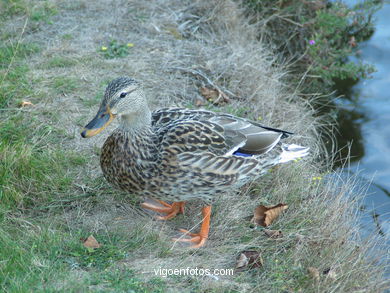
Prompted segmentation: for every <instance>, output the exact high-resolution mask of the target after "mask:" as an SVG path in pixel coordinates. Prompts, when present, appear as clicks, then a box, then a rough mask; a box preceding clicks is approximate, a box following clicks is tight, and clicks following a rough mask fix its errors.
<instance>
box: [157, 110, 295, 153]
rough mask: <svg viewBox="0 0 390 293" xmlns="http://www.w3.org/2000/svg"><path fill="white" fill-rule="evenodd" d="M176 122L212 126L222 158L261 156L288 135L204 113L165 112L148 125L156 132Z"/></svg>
mask: <svg viewBox="0 0 390 293" xmlns="http://www.w3.org/2000/svg"><path fill="white" fill-rule="evenodd" d="M178 121H181V122H184V121H187V122H188V121H194V122H195V121H198V122H199V123H201V124H205V125H207V124H210V125H213V126H212V127H211V128H212V129H213V130H214V131H216V132H217V133H218V135H219V136H221V137H222V139H223V142H221V143H222V144H224V147H223V148H222V149H223V150H224V151H225V153H224V154H225V155H231V154H233V153H234V152H236V151H238V152H240V153H242V154H251V155H252V154H254V155H260V154H264V153H266V152H268V151H269V150H271V149H272V148H273V147H274V146H275V145H276V144H277V143H278V142H279V141H280V139H281V138H284V137H287V136H288V135H290V134H292V133H291V132H288V131H285V130H281V129H276V128H271V127H267V126H264V125H261V124H259V123H257V122H254V121H251V120H248V119H245V118H240V117H236V116H233V115H230V114H224V113H215V112H211V111H207V110H189V109H184V108H165V109H160V110H158V111H155V112H153V114H152V125H153V127H156V128H164V127H167V126H169V125H170V124H172V123H177V122H178ZM210 125H208V127H210ZM198 130H199V131H200V132H199V133H198V134H195V135H201V134H202V129H198ZM216 154H221V153H220V152H218V153H216Z"/></svg>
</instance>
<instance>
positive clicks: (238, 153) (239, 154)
mask: <svg viewBox="0 0 390 293" xmlns="http://www.w3.org/2000/svg"><path fill="white" fill-rule="evenodd" d="M233 155H234V156H238V157H252V155H250V154H244V153H240V152H239V151H236V152H234V153H233Z"/></svg>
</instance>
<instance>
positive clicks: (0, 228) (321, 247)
mask: <svg viewBox="0 0 390 293" xmlns="http://www.w3.org/2000/svg"><path fill="white" fill-rule="evenodd" d="M0 5H1V6H0V7H1V9H0V13H1V15H0V18H1V24H0V39H1V40H2V44H3V45H1V47H0V105H1V109H0V118H1V119H0V139H1V140H0V175H1V176H0V247H1V249H0V288H1V290H2V291H6V292H37V291H38V292H39V291H43V292H55V291H60V292H61V291H62V292H88V291H93V292H94V291H97V292H129V291H130V292H132V290H133V291H134V292H166V291H172V292H204V291H206V292H259V291H265V292H281V291H287V292H295V291H303V292H331V291H338V292H352V291H353V292H356V291H373V292H374V291H380V290H382V289H383V288H385V286H386V285H388V284H386V282H385V279H384V277H383V267H381V265H380V264H379V263H378V262H376V260H373V259H371V258H369V257H368V255H369V253H370V251H371V250H372V249H373V247H374V245H375V243H376V241H377V240H376V238H375V237H372V239H370V241H369V242H365V241H363V240H361V239H360V238H359V234H358V226H357V219H356V212H355V211H356V207H357V203H356V202H352V201H351V197H348V196H347V195H348V192H349V190H350V187H351V186H352V185H353V182H344V183H342V184H340V182H333V181H332V182H331V181H327V182H324V180H321V179H319V178H322V177H323V175H324V173H326V170H327V167H326V166H327V164H328V163H327V161H326V155H325V154H324V153H323V151H322V149H323V148H322V147H321V145H320V144H319V140H318V134H317V128H316V126H320V122H319V121H317V120H316V119H315V118H314V112H313V110H311V107H310V104H309V102H308V101H307V99H301V98H300V97H299V95H298V94H299V93H298V92H296V91H295V90H292V89H291V88H296V87H295V85H291V84H289V82H288V80H289V77H288V75H287V73H286V70H285V69H284V68H283V64H276V60H278V59H279V58H277V57H275V56H273V55H272V54H271V53H270V52H269V51H268V50H267V49H266V48H265V47H264V45H263V44H262V43H261V41H259V38H258V31H259V30H258V27H256V25H253V24H251V21H248V20H247V18H246V17H245V16H243V14H242V10H241V9H240V8H239V7H238V5H237V4H236V3H235V2H231V1H207V2H206V1H199V2H195V3H193V1H174V0H169V1H168V0H160V1H157V0H156V1H150V2H149V1H134V2H129V1H115V2H110V1H104V0H99V1H94V2H92V1H86V0H85V1H84V0H79V1H72V2H69V1H55V0H50V1H29V0H14V1H1V2H0ZM121 75H129V76H132V77H135V78H136V79H138V80H140V81H142V82H143V83H144V87H145V91H146V93H147V94H148V97H149V99H150V104H151V105H152V107H153V108H157V107H162V106H173V105H181V106H185V107H193V108H195V107H198V106H199V105H202V107H204V108H209V109H213V110H216V111H225V112H229V113H233V114H236V115H241V116H245V117H249V118H251V119H255V120H257V121H260V122H261V123H264V124H267V125H272V126H275V127H280V128H284V129H287V130H290V131H292V132H295V133H296V135H295V136H294V138H292V139H291V140H290V142H296V143H300V144H303V145H307V146H310V147H311V156H310V158H307V159H305V160H300V161H298V162H294V163H292V164H289V165H286V166H282V167H280V168H276V169H273V170H272V172H269V173H268V174H267V175H266V176H264V177H263V178H261V179H260V180H259V181H257V182H253V183H252V184H251V185H250V186H246V187H245V188H243V189H242V190H240V191H239V192H238V193H231V194H226V195H220V200H219V201H218V202H217V203H216V205H215V207H214V211H215V212H214V214H213V218H212V226H211V235H210V240H209V242H208V244H207V247H206V248H204V249H200V250H197V251H194V250H189V249H188V248H187V247H184V246H181V245H179V244H177V243H174V242H172V241H171V240H170V239H171V238H172V237H174V236H178V234H177V230H178V229H179V228H191V227H194V228H195V229H196V228H197V226H198V224H199V223H198V222H199V219H200V213H199V212H200V209H199V207H200V206H199V203H196V202H194V203H190V204H189V205H188V208H187V210H186V215H185V216H182V215H181V216H178V217H177V218H175V219H174V220H172V221H169V222H167V223H162V222H159V221H156V220H154V219H153V217H152V216H151V215H150V214H147V213H146V212H145V211H144V210H142V209H141V208H140V207H139V203H140V202H141V201H142V200H143V199H142V198H134V197H132V196H131V195H129V194H125V193H122V192H119V191H116V190H114V189H112V188H111V187H110V186H109V185H108V184H107V183H106V182H105V180H104V179H103V177H102V174H101V171H100V167H99V165H98V164H99V163H98V162H99V151H100V147H101V145H102V142H103V141H104V139H105V138H106V137H107V135H108V134H109V132H110V131H111V130H112V129H113V127H115V125H113V126H112V127H111V128H110V129H108V130H106V131H105V132H104V133H103V134H102V135H101V136H99V137H96V138H93V139H90V140H82V139H81V138H80V135H79V130H80V127H81V126H83V125H84V124H85V123H86V122H87V121H88V119H89V118H91V117H92V115H93V114H94V113H95V111H96V109H97V106H98V104H99V102H100V99H101V97H102V92H103V90H104V88H105V86H106V84H107V82H108V81H110V80H111V79H113V78H115V77H117V76H121ZM210 82H211V83H213V84H214V85H217V86H218V87H219V88H220V89H221V90H222V91H224V92H226V93H227V94H228V95H229V98H230V102H228V103H224V104H215V103H213V101H208V100H207V99H205V98H204V97H202V95H201V94H200V88H201V87H204V86H209V87H210V86H211V84H210ZM23 102H31V103H32V104H33V105H28V104H27V105H26V104H24V105H25V106H23V107H21V104H22V103H23ZM324 170H325V171H324ZM313 179H314V180H313ZM281 202H283V203H286V204H288V205H289V208H288V209H287V210H286V212H285V213H283V215H282V216H281V217H280V218H279V219H278V220H277V221H276V222H275V223H274V224H272V226H271V228H272V229H275V230H281V231H282V233H283V237H282V238H278V239H270V238H268V237H266V236H265V234H264V231H263V230H262V229H259V228H253V227H252V226H251V223H250V221H249V219H250V218H251V215H252V214H253V210H254V208H255V207H256V206H257V205H259V204H264V205H274V204H278V203H281ZM91 234H92V235H94V237H95V238H96V239H97V241H98V242H99V243H100V244H102V247H101V248H99V249H96V250H91V249H87V248H85V247H84V246H83V245H82V241H81V240H80V239H83V238H86V237H88V236H89V235H91ZM244 250H256V251H258V252H260V253H261V255H262V258H263V265H262V266H261V267H259V268H255V269H252V270H247V271H243V272H237V271H236V272H235V273H234V275H233V276H218V277H216V276H168V277H162V276H159V275H156V274H155V273H154V270H155V269H159V268H163V269H164V268H165V269H175V268H179V269H180V268H187V267H190V268H196V267H197V268H206V269H230V268H234V267H235V263H236V258H237V257H238V255H239V254H240V252H241V251H244ZM377 255H380V252H377ZM309 268H315V269H316V270H317V271H318V276H316V274H314V275H313V270H312V269H311V271H312V273H309ZM330 272H331V273H330Z"/></svg>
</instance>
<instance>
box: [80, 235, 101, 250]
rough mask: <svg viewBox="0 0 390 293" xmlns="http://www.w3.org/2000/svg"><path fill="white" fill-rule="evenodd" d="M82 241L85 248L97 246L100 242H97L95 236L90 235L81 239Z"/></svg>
mask: <svg viewBox="0 0 390 293" xmlns="http://www.w3.org/2000/svg"><path fill="white" fill-rule="evenodd" d="M83 242H84V243H83V245H84V246H85V247H86V248H99V247H100V246H101V244H100V243H99V242H97V240H96V239H95V237H93V236H92V235H91V236H89V237H88V238H86V239H83Z"/></svg>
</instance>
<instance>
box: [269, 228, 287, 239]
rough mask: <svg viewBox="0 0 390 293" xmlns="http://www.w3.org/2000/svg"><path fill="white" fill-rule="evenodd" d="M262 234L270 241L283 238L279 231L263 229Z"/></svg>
mask: <svg viewBox="0 0 390 293" xmlns="http://www.w3.org/2000/svg"><path fill="white" fill-rule="evenodd" d="M264 233H265V235H267V236H268V237H269V238H272V239H276V238H282V237H283V233H282V231H281V230H270V229H264Z"/></svg>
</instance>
